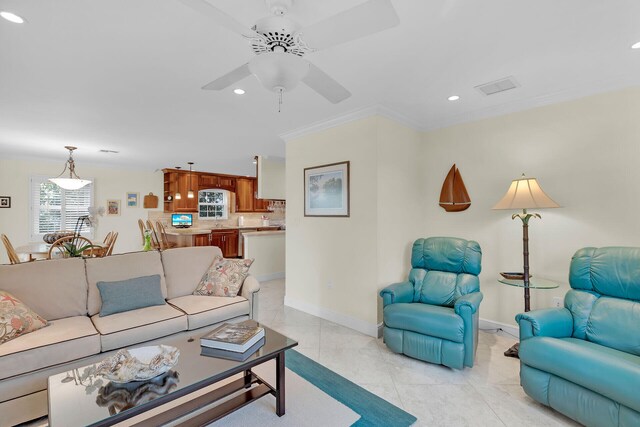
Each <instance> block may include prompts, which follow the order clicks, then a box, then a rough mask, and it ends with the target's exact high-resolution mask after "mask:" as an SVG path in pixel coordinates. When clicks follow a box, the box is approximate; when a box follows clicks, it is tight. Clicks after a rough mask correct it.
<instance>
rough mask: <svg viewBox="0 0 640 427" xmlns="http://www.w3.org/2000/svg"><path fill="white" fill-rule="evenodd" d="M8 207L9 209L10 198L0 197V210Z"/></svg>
mask: <svg viewBox="0 0 640 427" xmlns="http://www.w3.org/2000/svg"><path fill="white" fill-rule="evenodd" d="M10 207H11V197H10V196H0V208H10Z"/></svg>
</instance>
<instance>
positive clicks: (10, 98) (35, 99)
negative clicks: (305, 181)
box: [0, 0, 640, 174]
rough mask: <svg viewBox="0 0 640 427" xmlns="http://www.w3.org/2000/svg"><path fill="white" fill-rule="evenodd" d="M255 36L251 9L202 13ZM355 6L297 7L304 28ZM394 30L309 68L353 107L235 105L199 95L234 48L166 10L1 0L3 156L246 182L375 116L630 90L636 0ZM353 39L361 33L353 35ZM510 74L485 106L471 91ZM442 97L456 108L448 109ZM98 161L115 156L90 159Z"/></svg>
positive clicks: (229, 0) (425, 123)
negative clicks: (316, 128) (375, 112)
mask: <svg viewBox="0 0 640 427" xmlns="http://www.w3.org/2000/svg"><path fill="white" fill-rule="evenodd" d="M209 1H210V2H211V3H212V4H214V5H215V6H217V7H219V8H220V9H222V10H224V11H225V12H227V13H228V14H230V15H232V16H233V17H235V18H236V19H237V20H238V21H239V22H241V23H243V24H246V26H247V27H250V26H252V25H253V24H254V23H255V21H256V20H257V19H258V18H260V17H263V16H266V15H267V11H266V7H265V6H264V2H263V0H209ZM361 2H362V0H322V1H320V0H296V2H295V4H294V6H293V8H292V10H291V11H290V15H289V16H290V17H292V18H293V19H295V20H296V21H298V22H299V23H300V24H301V25H302V26H306V25H308V24H311V23H313V22H316V21H318V20H320V19H322V18H325V17H328V16H330V15H333V14H335V13H337V12H339V11H342V10H345V9H348V8H350V7H353V6H355V5H357V4H359V3H361ZM393 4H394V6H395V8H396V10H397V12H398V15H399V17H400V25H399V26H398V27H395V28H392V29H389V30H386V31H384V32H381V33H377V34H374V35H372V36H369V37H366V38H362V39H359V40H355V41H352V42H350V43H347V44H343V45H339V46H336V47H333V48H330V49H327V50H324V51H320V52H316V53H313V54H310V55H308V56H307V57H306V58H307V59H308V60H310V61H311V62H313V63H314V64H315V65H317V66H319V67H320V68H321V69H323V70H324V71H325V72H326V73H328V74H329V75H331V76H332V77H333V78H334V79H336V80H337V81H338V82H340V83H341V84H342V85H344V86H345V87H346V88H347V89H349V90H350V91H351V93H352V94H353V96H352V97H351V98H349V99H348V100H346V101H344V102H342V103H340V104H337V105H334V104H330V103H329V102H328V101H326V100H325V99H324V98H322V97H321V96H319V95H318V94H316V93H315V92H313V91H312V90H311V89H309V88H308V87H306V86H304V85H300V86H298V87H297V88H296V89H294V91H292V92H290V93H285V96H284V105H283V109H282V112H281V113H278V112H277V99H276V95H275V94H273V93H271V92H268V91H267V90H265V89H264V88H262V86H260V84H259V83H258V82H257V81H256V80H255V78H253V77H248V78H246V79H244V80H242V81H241V82H240V83H239V84H238V85H237V86H238V87H242V88H244V89H245V90H246V91H247V93H246V94H245V95H243V96H237V95H234V94H233V93H232V91H231V89H232V88H230V89H229V90H226V91H222V92H215V91H203V90H201V89H200V88H201V86H203V85H204V84H206V83H208V82H210V81H211V80H213V79H215V78H217V77H219V76H220V75H222V74H224V73H226V72H228V71H230V70H232V69H234V68H236V67H237V66H239V65H241V64H243V63H245V62H247V61H248V60H249V59H250V58H251V56H252V55H253V53H252V52H251V50H250V47H249V43H248V42H247V41H245V40H244V39H242V38H241V37H240V36H238V35H236V34H235V33H232V32H230V31H228V30H227V29H224V28H220V27H217V26H216V25H214V24H212V22H211V21H209V20H208V19H207V18H206V17H204V16H201V15H199V14H197V13H196V12H194V11H193V10H192V9H189V8H187V7H186V6H184V5H183V4H181V3H179V2H178V1H177V0H75V1H74V0H55V1H45V0H0V9H3V10H11V11H13V12H15V13H18V14H20V15H22V16H23V17H25V18H26V19H27V20H28V23H27V24H24V25H15V24H11V23H9V22H7V21H4V20H2V19H0V155H2V156H3V157H4V156H29V157H45V158H50V159H56V160H59V161H60V162H61V166H62V163H63V162H64V159H65V157H66V152H65V150H64V148H63V146H64V145H77V146H78V147H79V150H78V151H77V152H76V159H77V160H78V167H79V172H80V171H81V167H82V164H83V162H85V163H93V164H108V165H117V166H121V167H139V168H141V169H150V170H153V169H156V168H162V167H172V166H176V165H179V166H186V162H187V161H194V162H195V163H196V164H195V167H194V169H196V170H209V171H216V172H228V173H238V174H251V173H253V171H254V166H253V165H252V164H251V159H252V157H253V156H254V155H255V154H261V155H269V156H284V144H285V143H284V141H283V140H282V139H281V138H280V137H279V135H281V134H283V133H286V132H289V131H292V130H295V129H299V128H301V127H304V126H307V125H310V124H312V123H317V122H319V121H322V120H326V119H329V118H334V117H337V116H340V115H342V114H346V113H348V112H351V111H354V110H357V109H361V108H365V107H368V106H374V105H380V106H383V107H386V108H387V109H390V110H393V111H395V112H396V113H397V114H398V115H400V116H403V117H404V119H405V121H406V122H407V123H412V124H414V126H416V127H417V128H422V129H431V128H436V127H441V126H445V125H448V124H452V123H459V122H463V121H467V120H473V119H477V118H481V117H486V116H490V115H495V114H500V113H504V112H509V111H516V110H521V109H525V108H530V107H532V106H536V105H541V104H543V103H549V102H557V101H559V100H563V99H570V98H575V97H579V96H584V95H588V94H591V93H597V92H601V91H606V90H611V89H616V88H620V87H625V86H631V85H638V84H640V50H632V49H630V46H631V45H632V44H633V43H635V42H637V41H640V1H637V0H617V1H615V2H612V1H605V0H562V1H558V0H538V1H524V0H484V1H469V0H467V1H464V0H428V1H426V0H393ZM354 25H357V22H356V23H354ZM506 76H514V77H515V79H516V80H517V81H518V82H519V83H520V84H521V87H520V88H518V89H515V90H512V91H508V92H504V93H501V94H497V95H493V96H490V97H485V96H484V95H481V94H480V93H479V92H478V91H477V90H475V89H474V86H477V85H479V84H482V83H486V82H489V81H493V80H496V79H499V78H502V77H506ZM452 94H457V95H460V97H461V99H460V101H457V102H449V101H447V97H448V96H449V95H452ZM99 149H111V150H118V151H120V154H102V153H99V152H98V150H99Z"/></svg>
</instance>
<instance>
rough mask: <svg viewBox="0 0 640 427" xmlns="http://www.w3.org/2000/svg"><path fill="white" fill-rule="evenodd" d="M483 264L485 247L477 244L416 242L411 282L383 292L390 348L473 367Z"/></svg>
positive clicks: (452, 240) (434, 239)
mask: <svg viewBox="0 0 640 427" xmlns="http://www.w3.org/2000/svg"><path fill="white" fill-rule="evenodd" d="M481 260H482V252H481V251H480V245H478V243H476V242H474V241H470V240H464V239H456V238H453V237H430V238H428V239H418V240H416V241H415V243H414V244H413V249H412V252H411V267H413V268H412V269H411V271H410V273H409V278H408V280H407V281H406V282H402V283H395V284H393V285H390V286H388V287H386V288H384V289H383V290H382V291H380V296H381V297H382V301H383V304H384V342H385V343H386V344H387V346H388V347H389V348H390V349H391V350H392V351H394V352H396V353H403V354H406V355H407V356H410V357H414V358H416V359H420V360H425V361H427V362H431V363H438V364H441V365H446V366H449V367H451V368H455V369H463V367H464V366H469V367H471V366H473V361H474V358H475V353H476V347H477V345H478V308H479V307H480V302H481V301H482V293H481V292H480V281H479V280H478V274H480V269H481Z"/></svg>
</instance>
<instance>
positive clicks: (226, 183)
mask: <svg viewBox="0 0 640 427" xmlns="http://www.w3.org/2000/svg"><path fill="white" fill-rule="evenodd" d="M198 188H199V189H200V190H208V189H212V188H221V189H223V190H229V191H236V177H235V176H229V175H215V174H211V173H200V177H199V179H198Z"/></svg>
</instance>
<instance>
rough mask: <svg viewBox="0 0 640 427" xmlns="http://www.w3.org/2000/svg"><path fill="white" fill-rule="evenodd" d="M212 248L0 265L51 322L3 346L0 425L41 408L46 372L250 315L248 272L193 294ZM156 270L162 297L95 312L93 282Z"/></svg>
mask: <svg viewBox="0 0 640 427" xmlns="http://www.w3.org/2000/svg"><path fill="white" fill-rule="evenodd" d="M215 255H222V254H221V252H220V249H218V248H217V247H213V246H204V247H190V248H179V249H169V250H166V251H163V252H157V251H152V252H134V253H128V254H122V255H114V256H109V257H105V258H92V259H65V260H50V261H37V262H31V263H24V264H18V265H0V289H2V290H5V291H8V292H10V293H12V294H13V295H14V296H16V297H17V298H18V299H20V300H21V301H22V302H23V303H25V304H26V305H27V306H29V307H30V308H31V309H33V310H34V311H35V312H36V313H38V314H39V315H40V316H42V317H44V318H45V319H46V320H48V321H49V322H50V324H49V326H47V327H45V328H42V329H39V330H37V331H35V332H32V333H29V334H26V335H23V336H20V337H18V338H16V339H14V340H11V341H8V342H6V343H4V344H1V345H0V426H2V427H4V426H7V425H13V424H16V423H19V422H23V421H27V420H30V419H34V418H38V417H41V416H44V415H46V414H47V378H48V377H49V376H50V375H53V374H55V373H60V372H64V371H67V370H70V369H72V368H75V367H80V366H84V365H87V364H90V363H94V362H97V361H99V360H101V359H102V358H104V355H101V353H103V352H106V351H110V350H114V349H117V348H122V347H128V346H135V345H138V344H140V343H143V342H145V341H149V340H153V339H157V338H160V337H163V336H167V335H172V334H176V333H187V332H185V331H193V330H195V329H200V328H205V327H209V326H211V325H215V324H217V323H220V322H223V321H228V320H234V321H235V320H242V319H246V318H253V317H254V313H256V312H257V307H258V291H259V290H260V284H259V283H258V281H257V280H256V279H255V278H254V277H252V276H248V277H247V278H246V279H245V281H244V283H243V285H242V288H241V290H240V293H239V294H238V296H237V297H234V298H227V297H213V296H199V295H192V292H193V291H194V289H195V288H196V286H197V285H198V283H199V281H200V279H201V278H202V276H203V274H204V273H205V272H206V270H207V269H208V267H209V265H210V264H211V262H212V260H213V258H214V257H215ZM154 274H159V275H160V279H161V288H162V293H163V295H164V296H165V299H166V301H167V304H165V305H158V306H151V307H146V308H140V309H136V310H131V311H127V312H123V313H116V314H113V315H110V316H105V317H100V316H99V315H98V313H99V312H100V307H101V299H100V293H99V291H98V288H97V286H96V283H97V282H98V281H107V282H108V281H116V280H125V279H130V278H133V277H140V276H148V275H154ZM194 335H196V334H195V333H194Z"/></svg>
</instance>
